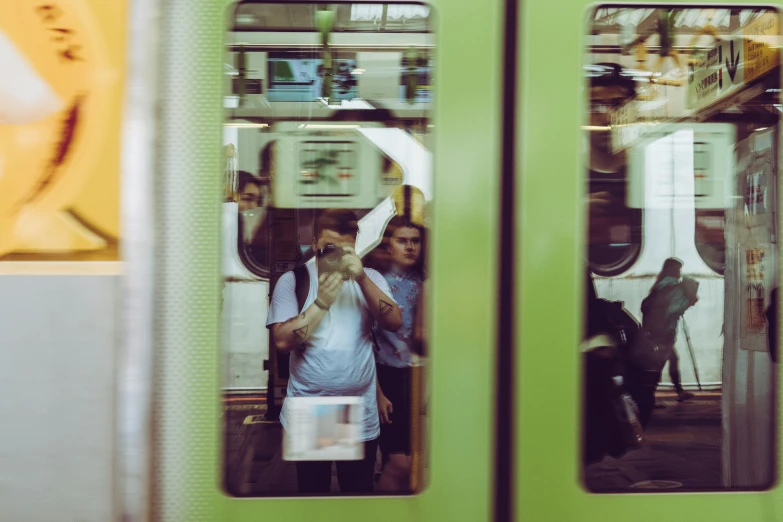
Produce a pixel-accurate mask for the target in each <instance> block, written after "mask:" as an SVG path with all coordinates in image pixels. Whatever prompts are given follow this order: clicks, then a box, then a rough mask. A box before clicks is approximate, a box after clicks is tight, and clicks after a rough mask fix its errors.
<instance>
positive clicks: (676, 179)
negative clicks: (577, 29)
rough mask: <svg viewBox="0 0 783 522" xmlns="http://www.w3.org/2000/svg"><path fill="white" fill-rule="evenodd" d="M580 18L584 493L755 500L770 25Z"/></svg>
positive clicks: (772, 188) (763, 451) (765, 285)
mask: <svg viewBox="0 0 783 522" xmlns="http://www.w3.org/2000/svg"><path fill="white" fill-rule="evenodd" d="M590 20H591V21H590V22H589V27H588V30H587V40H588V46H587V48H586V50H585V69H584V70H585V73H586V74H585V75H586V83H587V86H588V89H587V91H586V92H587V93H588V95H587V106H588V107H589V111H590V112H589V116H588V117H587V118H586V121H585V123H584V127H585V128H584V129H583V132H585V133H587V134H588V137H587V140H586V142H587V143H588V144H589V147H588V150H587V154H586V158H585V167H586V171H587V172H586V178H587V186H586V190H585V193H586V194H587V199H588V205H587V206H588V208H589V219H588V222H589V233H588V235H587V245H586V251H587V254H588V263H587V266H586V268H585V270H586V272H587V274H586V278H585V280H586V281H587V291H586V304H585V310H586V318H585V332H584V342H583V345H582V351H581V357H582V362H583V395H584V397H585V400H584V406H583V408H584V409H583V415H582V419H583V430H582V462H581V468H582V469H581V478H582V483H583V485H584V487H585V488H586V489H587V490H589V491H591V492H593V493H621V492H636V493H639V492H645V491H653V490H656V491H660V490H662V489H664V490H671V491H709V490H758V489H765V488H769V487H771V486H772V485H773V483H774V481H775V479H776V476H777V462H776V456H775V427H776V426H777V421H776V418H777V410H776V399H775V397H776V395H777V391H776V384H775V382H776V381H775V379H774V373H775V372H774V371H773V368H774V366H773V364H774V362H775V361H776V360H777V342H778V339H777V337H778V335H777V313H778V312H777V286H778V285H779V274H778V265H779V264H780V263H779V261H780V258H779V250H778V245H777V234H776V232H777V225H776V220H777V214H776V211H775V209H776V208H777V206H778V201H777V194H778V192H779V191H778V183H779V176H778V174H777V165H778V154H779V148H778V142H779V129H780V113H781V109H780V107H781V105H780V63H781V60H780V46H781V43H783V39H782V38H781V33H780V27H781V24H780V16H779V13H778V12H777V11H775V10H772V9H766V8H736V9H729V8H727V9H708V8H706V7H703V8H689V9H682V8H676V7H673V6H612V7H611V8H610V7H598V8H596V9H595V10H594V11H593V12H592V18H591V19H590Z"/></svg>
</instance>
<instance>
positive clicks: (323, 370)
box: [267, 209, 402, 494]
mask: <svg viewBox="0 0 783 522" xmlns="http://www.w3.org/2000/svg"><path fill="white" fill-rule="evenodd" d="M358 228H359V227H358V222H357V219H356V215H355V214H354V213H353V212H352V211H350V210H344V209H338V210H325V211H323V212H321V213H320V214H319V215H318V216H317V217H316V219H315V227H314V237H313V240H312V247H313V250H314V251H315V256H316V257H315V262H314V263H308V264H307V265H305V266H307V269H308V271H309V275H310V291H309V294H308V296H307V299H306V300H305V303H304V306H303V308H302V309H301V310H300V309H299V308H298V305H297V299H296V290H295V288H296V281H295V276H294V273H293V272H287V273H285V274H283V276H282V277H281V278H280V279H279V280H278V282H277V285H275V289H274V293H273V294H272V301H271V303H270V307H269V316H268V318H267V327H268V328H270V330H271V337H272V343H273V346H274V347H275V349H277V350H279V351H281V352H289V353H290V354H291V358H290V363H289V371H290V377H289V379H288V390H287V396H288V397H324V396H335V397H362V398H363V406H362V413H361V417H362V420H361V426H360V430H359V441H361V442H363V443H364V458H363V460H358V461H339V462H337V480H338V483H339V485H340V490H341V491H342V492H343V493H372V491H373V489H374V482H373V470H374V463H375V456H376V452H377V447H378V436H379V435H380V425H379V419H378V406H377V397H376V387H377V384H376V370H375V359H374V353H373V345H372V327H373V324H374V323H376V322H377V323H378V324H379V325H380V326H381V327H382V328H384V329H386V330H389V331H396V330H397V329H398V328H400V326H401V324H402V314H401V312H400V308H399V306H397V303H396V302H395V301H394V299H393V298H392V296H391V291H390V290H389V285H388V284H387V283H386V280H385V279H384V278H383V277H382V276H381V275H380V274H379V273H378V272H377V271H375V270H373V269H371V268H364V266H362V261H361V259H359V257H358V256H357V255H356V251H355V245H356V235H357V232H358ZM335 250H337V251H338V252H340V253H341V255H342V257H341V265H342V266H341V267H340V268H339V269H338V270H336V271H329V270H327V268H326V264H322V260H328V259H327V257H326V255H327V254H329V253H330V252H332V253H333V252H334V251H335ZM287 421H288V419H287V410H286V407H285V403H284V404H283V410H282V412H281V414H280V422H281V424H282V425H283V428H284V429H286V430H288V428H289V425H288V422H287ZM331 469H332V465H331V462H329V461H317V462H297V463H296V474H297V483H298V489H299V492H300V493H307V494H322V493H328V492H329V489H330V483H331Z"/></svg>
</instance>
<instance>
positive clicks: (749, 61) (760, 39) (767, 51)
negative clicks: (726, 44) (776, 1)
mask: <svg viewBox="0 0 783 522" xmlns="http://www.w3.org/2000/svg"><path fill="white" fill-rule="evenodd" d="M743 33H744V35H745V48H744V52H745V81H746V82H749V81H752V80H755V79H756V78H758V77H759V76H762V75H763V74H765V73H767V72H768V71H770V70H771V69H772V68H773V67H776V66H778V65H780V50H779V49H778V48H777V47H778V46H779V45H780V40H781V38H780V19H779V18H778V15H777V14H775V13H767V14H763V15H761V16H760V17H759V18H757V19H755V20H753V21H752V22H751V23H749V24H748V25H747V26H745V29H743Z"/></svg>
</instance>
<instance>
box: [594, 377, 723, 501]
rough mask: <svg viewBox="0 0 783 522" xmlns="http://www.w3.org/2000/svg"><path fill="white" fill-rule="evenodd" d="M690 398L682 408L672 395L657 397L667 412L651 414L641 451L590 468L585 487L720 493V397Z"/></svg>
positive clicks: (717, 394) (609, 490)
mask: <svg viewBox="0 0 783 522" xmlns="http://www.w3.org/2000/svg"><path fill="white" fill-rule="evenodd" d="M694 394H695V397H694V398H692V399H690V400H688V401H685V402H681V403H680V402H677V397H676V395H675V394H674V393H673V392H668V393H667V392H664V393H659V394H658V400H659V402H662V403H663V404H664V405H665V406H666V407H665V408H663V409H656V410H655V412H654V413H653V417H652V419H651V420H650V424H649V425H648V427H647V430H646V432H645V437H646V441H645V443H644V444H643V446H642V447H641V448H639V449H636V450H633V451H629V452H628V453H626V454H625V455H624V456H623V457H622V458H620V459H613V458H611V457H607V458H605V459H604V460H603V461H601V462H598V463H595V464H592V465H590V466H588V467H587V468H586V469H585V472H584V479H583V480H584V485H585V487H586V488H587V489H588V490H590V491H592V492H600V493H621V492H628V493H632V492H637V493H639V492H642V491H651V490H680V491H705V490H713V491H714V490H718V489H722V487H723V486H722V480H721V436H722V429H721V395H720V392H694Z"/></svg>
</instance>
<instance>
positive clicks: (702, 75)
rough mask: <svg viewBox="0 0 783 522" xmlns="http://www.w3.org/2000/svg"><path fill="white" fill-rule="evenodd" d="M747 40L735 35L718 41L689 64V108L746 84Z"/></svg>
mask: <svg viewBox="0 0 783 522" xmlns="http://www.w3.org/2000/svg"><path fill="white" fill-rule="evenodd" d="M744 62H745V44H744V42H743V40H742V39H740V38H736V37H733V38H731V39H728V40H722V41H720V42H718V43H716V44H715V45H714V46H713V47H712V48H711V49H710V50H709V51H706V52H703V53H701V54H700V55H698V58H697V59H696V62H695V63H689V64H688V108H689V109H691V110H698V109H701V108H703V107H706V106H708V105H710V104H712V103H713V102H715V101H716V100H719V99H721V98H723V97H725V96H728V95H729V94H731V93H733V92H736V91H738V90H739V89H741V88H742V87H743V86H744V84H745V63H744Z"/></svg>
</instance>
